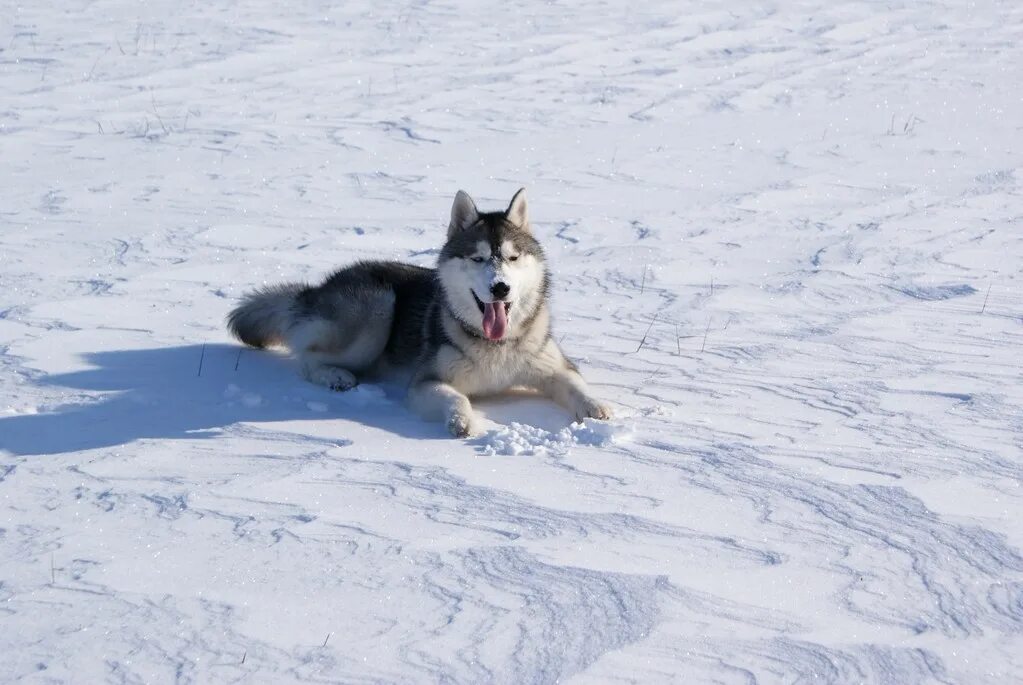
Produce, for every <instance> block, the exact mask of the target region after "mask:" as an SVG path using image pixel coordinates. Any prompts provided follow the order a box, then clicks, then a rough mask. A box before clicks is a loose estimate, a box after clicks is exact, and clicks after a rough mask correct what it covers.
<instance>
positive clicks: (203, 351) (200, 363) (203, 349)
mask: <svg viewBox="0 0 1023 685" xmlns="http://www.w3.org/2000/svg"><path fill="white" fill-rule="evenodd" d="M204 359H206V343H203V344H202V352H200V353H199V373H197V374H195V375H196V376H197V377H198V376H202V361H203V360H204Z"/></svg>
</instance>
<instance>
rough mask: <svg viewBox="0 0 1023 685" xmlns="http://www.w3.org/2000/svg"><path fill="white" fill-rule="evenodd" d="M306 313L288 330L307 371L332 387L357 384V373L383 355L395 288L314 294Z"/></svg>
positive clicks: (310, 378)
mask: <svg viewBox="0 0 1023 685" xmlns="http://www.w3.org/2000/svg"><path fill="white" fill-rule="evenodd" d="M312 298H313V299H312V302H310V303H309V306H308V310H307V314H306V316H304V317H302V318H301V319H300V320H299V321H298V322H297V323H296V324H295V325H294V326H293V327H292V328H291V330H289V331H288V335H287V338H288V347H289V348H290V349H291V350H292V351H293V352H294V353H295V354H297V355H298V358H299V362H300V363H301V365H302V375H303V376H305V378H306V379H307V380H308V381H310V382H312V383H316V384H317V385H324V386H326V387H328V388H330V389H332V390H339V391H340V390H349V389H351V388H353V387H355V386H356V385H357V384H358V382H359V381H358V377H357V376H356V374H357V373H359V372H362V371H366V370H368V369H370V368H371V367H372V366H373V365H374V364H375V363H376V361H377V359H379V357H380V354H381V353H382V352H383V350H384V347H385V346H386V345H387V339H388V337H389V335H390V331H391V321H392V319H393V318H394V292H393V291H392V290H389V289H386V288H380V289H375V290H365V289H361V290H359V291H356V292H322V293H313V295H312Z"/></svg>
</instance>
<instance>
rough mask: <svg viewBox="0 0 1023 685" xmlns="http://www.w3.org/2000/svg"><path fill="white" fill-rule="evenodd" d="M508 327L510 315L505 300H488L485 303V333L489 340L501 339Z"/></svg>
mask: <svg viewBox="0 0 1023 685" xmlns="http://www.w3.org/2000/svg"><path fill="white" fill-rule="evenodd" d="M507 327H508V315H507V314H506V313H505V310H504V302H487V303H486V304H484V305H483V335H485V336H487V339H488V340H500V339H501V338H503V337H504V329H505V328H507Z"/></svg>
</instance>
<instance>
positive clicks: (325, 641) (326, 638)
mask: <svg viewBox="0 0 1023 685" xmlns="http://www.w3.org/2000/svg"><path fill="white" fill-rule="evenodd" d="M333 634H334V633H327V637H325V638H323V646H324V647H326V646H327V640H329V639H330V636H331V635H333Z"/></svg>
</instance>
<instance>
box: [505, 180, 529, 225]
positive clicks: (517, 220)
mask: <svg viewBox="0 0 1023 685" xmlns="http://www.w3.org/2000/svg"><path fill="white" fill-rule="evenodd" d="M504 215H505V218H507V219H508V221H510V222H511V223H513V224H515V225H516V226H518V227H520V228H524V229H526V230H527V231H528V230H529V211H528V210H527V208H526V189H525V188H519V192H517V193H515V197H513V198H512V201H511V204H510V205H508V210H507V211H506V212H505V213H504Z"/></svg>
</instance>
